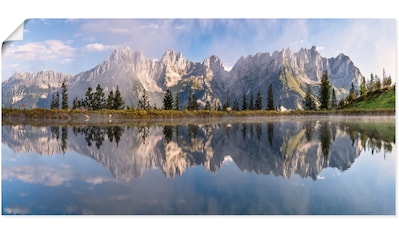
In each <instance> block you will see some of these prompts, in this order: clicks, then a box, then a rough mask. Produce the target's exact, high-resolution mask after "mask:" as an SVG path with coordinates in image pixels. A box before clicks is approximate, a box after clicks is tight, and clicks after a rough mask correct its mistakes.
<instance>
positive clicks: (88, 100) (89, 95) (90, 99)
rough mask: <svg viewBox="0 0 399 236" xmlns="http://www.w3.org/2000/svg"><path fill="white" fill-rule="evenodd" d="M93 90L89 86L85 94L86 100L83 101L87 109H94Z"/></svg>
mask: <svg viewBox="0 0 399 236" xmlns="http://www.w3.org/2000/svg"><path fill="white" fill-rule="evenodd" d="M92 91H93V89H92V88H91V87H90V86H89V87H88V88H87V91H86V93H85V98H84V100H83V106H85V107H86V108H87V109H93V92H92Z"/></svg>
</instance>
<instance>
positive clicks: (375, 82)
mask: <svg viewBox="0 0 399 236" xmlns="http://www.w3.org/2000/svg"><path fill="white" fill-rule="evenodd" d="M391 84H392V78H391V76H390V75H389V76H386V74H385V70H384V72H383V79H380V78H379V77H378V76H377V75H373V74H372V73H371V75H370V79H369V80H368V81H367V82H366V78H365V77H364V76H363V77H362V83H361V84H360V86H359V89H358V90H356V89H355V86H354V84H353V82H352V84H351V88H350V90H349V94H348V95H347V96H346V97H343V98H341V99H340V100H339V101H338V100H337V94H336V90H335V89H334V88H333V87H332V85H331V84H330V81H329V78H328V73H327V71H325V72H323V76H322V78H321V84H320V88H319V94H318V96H317V97H316V96H315V95H313V94H312V91H311V88H310V86H308V88H307V91H306V93H305V97H304V100H303V105H304V109H305V110H317V109H318V108H319V109H320V110H330V109H339V108H343V107H345V106H347V105H349V104H351V103H353V102H354V101H356V100H357V99H363V98H365V97H366V96H367V94H371V93H374V92H376V91H380V92H381V91H382V90H387V89H388V90H389V89H391V88H392V87H391ZM317 103H318V104H319V105H317Z"/></svg>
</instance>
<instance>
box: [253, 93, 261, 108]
mask: <svg viewBox="0 0 399 236" xmlns="http://www.w3.org/2000/svg"><path fill="white" fill-rule="evenodd" d="M255 110H262V94H261V93H260V90H258V93H257V94H256V100H255Z"/></svg>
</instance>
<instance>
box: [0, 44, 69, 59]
mask: <svg viewBox="0 0 399 236" xmlns="http://www.w3.org/2000/svg"><path fill="white" fill-rule="evenodd" d="M3 52H4V54H3V58H7V59H18V60H23V61H24V60H39V61H47V60H55V59H62V58H74V57H76V49H75V48H73V47H71V46H70V45H67V44H64V43H63V42H62V41H60V40H46V41H44V42H33V43H26V44H22V45H15V44H9V45H6V46H5V48H4V49H3Z"/></svg>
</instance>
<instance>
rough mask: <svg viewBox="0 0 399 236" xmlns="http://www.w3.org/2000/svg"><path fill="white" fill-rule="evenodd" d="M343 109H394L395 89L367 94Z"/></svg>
mask: <svg viewBox="0 0 399 236" xmlns="http://www.w3.org/2000/svg"><path fill="white" fill-rule="evenodd" d="M344 109H364V110H374V109H395V89H391V90H382V91H377V92H374V93H372V94H368V95H367V97H365V98H363V99H358V100H357V101H355V102H354V103H352V104H350V105H348V106H346V107H345V108H344Z"/></svg>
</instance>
